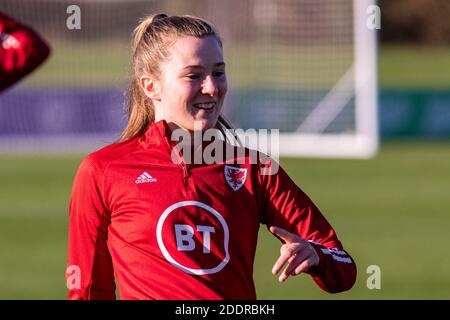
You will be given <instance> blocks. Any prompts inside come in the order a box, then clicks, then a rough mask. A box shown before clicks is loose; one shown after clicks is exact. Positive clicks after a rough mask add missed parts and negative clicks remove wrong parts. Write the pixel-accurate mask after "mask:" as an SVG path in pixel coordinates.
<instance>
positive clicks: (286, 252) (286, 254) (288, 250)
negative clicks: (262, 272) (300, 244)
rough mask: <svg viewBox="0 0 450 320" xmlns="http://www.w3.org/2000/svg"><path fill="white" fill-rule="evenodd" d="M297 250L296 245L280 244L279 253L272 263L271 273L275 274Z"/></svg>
mask: <svg viewBox="0 0 450 320" xmlns="http://www.w3.org/2000/svg"><path fill="white" fill-rule="evenodd" d="M297 250H298V248H297V245H287V244H284V245H282V246H281V254H280V256H279V257H278V259H277V261H276V262H275V264H274V265H273V268H272V274H277V273H278V272H279V271H280V270H281V268H283V266H284V264H285V263H286V262H287V261H289V259H291V258H292V259H293V258H294V255H295V254H296V251H297Z"/></svg>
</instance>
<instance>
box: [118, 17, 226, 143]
mask: <svg viewBox="0 0 450 320" xmlns="http://www.w3.org/2000/svg"><path fill="white" fill-rule="evenodd" d="M180 36H192V37H196V38H204V37H207V36H213V37H215V38H216V40H217V42H218V43H219V45H220V47H222V41H221V39H220V36H219V34H218V33H217V31H216V30H215V29H214V27H213V26H212V25H211V24H210V23H208V22H207V21H205V20H202V19H200V18H197V17H193V16H171V17H169V16H167V15H166V14H157V15H152V16H148V17H146V18H145V19H143V20H142V21H141V22H140V24H139V25H138V26H137V28H136V29H135V30H134V39H133V75H132V78H131V81H130V84H129V87H128V91H127V114H128V123H127V126H126V127H125V129H124V130H123V132H122V134H121V137H120V140H121V141H123V140H126V139H131V138H134V137H137V136H140V135H142V134H143V133H144V132H145V131H146V130H147V128H148V127H149V125H150V124H152V123H153V122H154V120H155V111H154V106H153V103H152V101H151V99H150V98H148V97H147V96H146V95H145V94H144V91H143V89H142V88H141V86H140V84H139V78H140V77H141V76H142V75H143V74H150V75H152V76H154V77H156V78H158V77H160V76H161V70H160V68H159V65H160V63H161V61H163V60H164V59H167V58H168V57H169V54H170V52H169V50H168V49H167V48H168V46H169V45H170V41H171V40H172V41H173V38H174V37H180ZM218 122H219V124H220V125H221V126H223V127H225V128H228V129H230V128H231V125H230V124H229V122H228V121H227V120H225V119H224V118H223V116H219V119H218Z"/></svg>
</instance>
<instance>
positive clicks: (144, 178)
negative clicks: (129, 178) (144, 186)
mask: <svg viewBox="0 0 450 320" xmlns="http://www.w3.org/2000/svg"><path fill="white" fill-rule="evenodd" d="M156 181H158V180H156V178H153V177H152V176H151V175H149V174H148V173H147V172H144V173H142V174H141V175H140V176H139V177H138V178H137V179H136V181H135V182H136V183H148V182H156Z"/></svg>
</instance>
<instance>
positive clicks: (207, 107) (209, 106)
mask: <svg viewBox="0 0 450 320" xmlns="http://www.w3.org/2000/svg"><path fill="white" fill-rule="evenodd" d="M215 105H216V103H215V102H210V103H197V104H194V106H195V107H196V108H199V109H205V110H211V109H212V108H214V106H215Z"/></svg>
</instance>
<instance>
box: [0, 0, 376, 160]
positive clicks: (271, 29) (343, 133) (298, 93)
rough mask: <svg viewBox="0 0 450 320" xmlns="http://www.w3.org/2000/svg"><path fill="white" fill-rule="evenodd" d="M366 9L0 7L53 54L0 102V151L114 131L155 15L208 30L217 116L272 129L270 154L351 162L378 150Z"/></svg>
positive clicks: (265, 2) (175, 3) (314, 1)
mask: <svg viewBox="0 0 450 320" xmlns="http://www.w3.org/2000/svg"><path fill="white" fill-rule="evenodd" d="M373 1H374V0H247V1H240V0H228V1H221V0H183V1H182V0H172V1H170V0H167V1H162V0H159V1H158V0H153V1H148V0H130V1H118V0H90V1H87V0H81V1H77V5H78V6H79V8H80V12H81V28H80V29H75V30H70V29H68V28H67V25H66V22H67V19H68V17H69V16H70V13H67V8H68V7H69V6H70V5H72V4H73V3H72V1H66V0H34V1H29V0H2V2H1V3H0V11H2V12H5V13H6V14H8V15H10V16H12V17H14V18H16V19H17V20H19V21H21V22H23V23H25V24H27V25H30V26H32V27H33V28H34V29H35V30H37V31H38V32H39V33H40V34H41V35H42V36H43V37H44V38H46V39H47V40H48V42H49V43H50V45H51V46H52V49H53V51H52V55H51V57H50V59H49V60H48V61H47V62H46V63H45V65H44V66H43V67H41V68H40V69H38V70H37V71H36V72H35V73H33V74H32V75H31V76H30V77H29V78H27V79H25V80H23V81H21V82H20V83H19V84H18V85H16V86H15V87H13V88H11V89H10V90H8V91H7V92H5V93H4V94H2V95H0V151H3V152H37V151H39V152H42V151H45V152H89V151H93V150H95V149H97V148H100V147H102V146H104V145H106V144H109V143H112V142H114V141H115V140H116V139H117V138H118V137H119V135H120V131H121V129H122V128H123V126H124V125H125V122H126V119H125V114H124V105H125V100H124V99H125V98H124V91H125V88H126V85H127V81H128V77H129V75H130V72H131V69H130V66H131V65H130V58H131V53H130V47H131V45H130V44H131V32H132V30H133V29H134V27H135V26H136V25H137V22H138V20H139V19H140V18H142V17H143V16H145V15H147V14H151V13H155V12H167V13H168V14H191V15H197V16H200V17H203V18H205V19H207V20H209V21H211V22H212V23H213V24H215V25H216V26H217V28H218V29H219V31H220V33H221V36H222V38H223V42H224V50H225V51H224V53H225V59H226V63H227V74H228V79H229V92H228V96H227V99H226V101H225V106H224V113H225V115H226V116H227V118H228V119H230V120H231V122H232V123H233V124H234V125H235V126H236V127H239V128H242V129H244V130H246V129H249V128H253V129H269V130H270V129H279V132H280V136H279V152H280V155H281V156H305V157H306V156H312V157H361V158H367V157H370V156H372V155H374V154H375V153H376V151H377V148H378V123H377V108H376V106H377V84H376V34H375V33H376V32H375V31H374V30H370V29H368V28H367V26H366V20H367V18H368V13H367V8H368V7H369V6H370V5H371V4H373Z"/></svg>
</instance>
